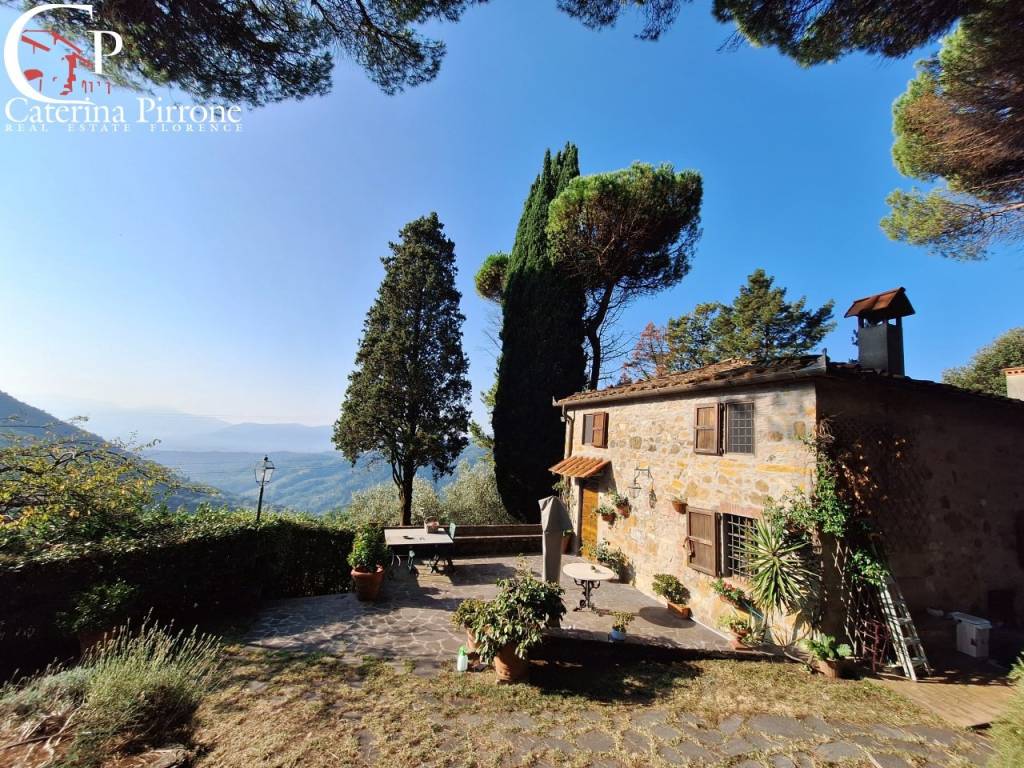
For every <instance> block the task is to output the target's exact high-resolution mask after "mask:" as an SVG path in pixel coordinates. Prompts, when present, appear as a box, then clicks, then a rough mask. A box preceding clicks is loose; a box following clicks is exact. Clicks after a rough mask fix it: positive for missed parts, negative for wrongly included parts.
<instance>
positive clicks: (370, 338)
mask: <svg viewBox="0 0 1024 768" xmlns="http://www.w3.org/2000/svg"><path fill="white" fill-rule="evenodd" d="M400 238H401V239H400V241H399V242H398V243H390V244H389V245H390V248H391V255H389V256H385V257H383V258H382V259H381V261H382V262H383V264H384V270H385V274H384V279H383V281H382V282H381V284H380V288H379V290H378V292H377V298H376V300H375V301H374V303H373V306H371V307H370V310H369V312H368V313H367V315H366V320H365V322H364V323H363V336H362V339H361V340H360V342H359V350H358V352H357V353H356V362H355V369H354V370H353V371H352V373H351V374H350V375H349V383H348V389H347V390H346V392H345V400H344V402H343V404H342V406H341V416H340V418H339V419H338V421H337V422H336V423H335V425H334V444H335V446H337V448H338V449H339V450H340V451H341V452H342V453H343V454H344V456H345V458H346V459H348V460H349V461H351V462H352V463H353V464H354V463H355V462H356V460H357V459H358V458H359V457H360V456H362V455H363V454H364V453H367V452H370V453H373V454H376V455H380V456H382V457H383V458H384V460H386V461H387V462H388V463H389V464H390V465H391V472H392V477H393V479H394V481H395V483H396V484H397V485H398V487H399V491H400V497H401V502H402V522H403V524H406V525H407V524H408V523H409V521H410V519H411V510H412V482H413V478H414V477H415V474H416V470H417V469H419V468H421V467H429V468H430V469H431V470H432V471H433V473H434V475H435V477H436V476H439V475H442V474H448V473H450V472H451V471H452V470H453V469H454V468H455V462H456V460H457V459H458V456H459V454H460V453H461V452H462V450H463V448H465V447H466V445H467V442H468V440H467V437H466V430H467V428H468V425H469V396H470V383H469V380H468V378H467V372H468V370H469V365H468V362H467V360H466V356H465V354H464V353H463V351H462V324H463V321H464V320H465V318H464V317H463V315H462V312H461V311H460V310H459V301H460V299H461V295H460V294H459V291H458V290H457V289H456V288H455V275H456V267H455V244H454V243H453V242H452V241H451V240H449V239H448V238H447V237H446V236H445V234H444V227H443V225H442V224H441V222H440V221H439V220H438V218H437V214H436V213H432V214H430V215H429V216H424V217H423V218H420V219H416V220H415V221H413V222H410V223H409V224H407V225H406V226H405V227H403V228H402V231H401V233H400Z"/></svg>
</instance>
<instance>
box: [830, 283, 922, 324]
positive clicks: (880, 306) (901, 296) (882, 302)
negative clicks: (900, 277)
mask: <svg viewBox="0 0 1024 768" xmlns="http://www.w3.org/2000/svg"><path fill="white" fill-rule="evenodd" d="M912 314H914V307H913V306H911V304H910V299H908V298H907V290H906V288H903V287H902V286H901V287H899V288H894V289H893V290H891V291H885V292H884V293H876V294H875V295H874V296H865V297H864V298H863V299H857V300H856V301H855V302H853V304H851V305H850V308H849V309H848V310H846V314H845V315H843V317H859V318H861V319H863V320H867V321H869V322H872V323H877V322H879V321H881V320H892V319H894V318H897V317H906V316H907V315H912Z"/></svg>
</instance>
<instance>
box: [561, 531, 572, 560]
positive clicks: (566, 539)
mask: <svg viewBox="0 0 1024 768" xmlns="http://www.w3.org/2000/svg"><path fill="white" fill-rule="evenodd" d="M574 534H575V531H573V529H572V528H566V529H565V530H564V531H562V554H563V555H564V554H566V553H567V552H568V551H569V548H570V547H571V546H572V537H573V535H574Z"/></svg>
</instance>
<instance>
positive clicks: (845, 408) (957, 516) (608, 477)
mask: <svg viewBox="0 0 1024 768" xmlns="http://www.w3.org/2000/svg"><path fill="white" fill-rule="evenodd" d="M913 311H914V310H913V308H912V307H911V305H910V302H909V301H908V300H907V297H906V293H905V291H904V290H903V289H902V288H900V289H897V290H894V291H889V292H886V293H883V294H879V295H877V296H871V297H867V298H865V299H861V300H858V301H857V302H854V304H853V306H852V307H851V308H850V310H849V311H848V312H847V317H856V318H857V321H858V326H859V327H858V346H859V360H858V362H856V363H852V362H851V363H841V362H836V361H832V360H830V359H828V357H827V356H826V355H824V354H823V355H820V356H817V357H813V356H809V357H801V358H796V359H786V360H778V361H773V362H770V363H766V364H757V363H751V362H746V361H739V360H729V361H725V362H721V363H718V364H715V365H710V366H707V367H705V368H701V369H699V370H694V371H688V372H685V373H673V374H668V375H663V376H658V377H656V378H652V379H649V380H647V381H641V382H637V383H633V384H626V385H621V386H615V387H610V388H607V389H601V390H596V391H589V392H581V393H578V394H575V395H572V396H570V397H566V398H564V399H563V400H561V401H559V402H557V403H556V405H557V407H559V408H560V409H561V410H562V413H563V416H564V421H565V429H566V433H565V434H566V442H565V460H563V461H562V462H560V463H559V464H557V465H556V466H554V467H552V471H553V472H555V473H556V474H559V475H561V476H563V477H564V478H566V479H567V480H568V483H567V485H568V486H569V488H568V498H569V510H570V515H571V516H573V518H574V520H575V532H576V534H577V540H578V542H580V543H581V544H583V545H587V544H590V545H593V544H595V543H597V542H598V541H600V540H604V541H607V542H608V543H609V544H610V545H611V546H614V547H617V548H619V549H621V550H622V551H623V552H624V553H625V554H626V556H627V557H628V558H629V560H630V561H631V567H632V570H633V577H634V579H635V583H636V585H637V586H638V587H639V588H640V589H641V590H644V591H646V592H650V588H651V579H652V577H653V576H654V574H656V573H671V574H674V575H676V576H677V577H679V579H680V580H681V581H683V583H684V584H686V586H687V587H688V588H689V590H690V592H691V600H690V606H691V607H692V609H693V614H694V617H695V618H696V619H697V620H698V621H700V622H701V623H704V624H706V625H710V626H714V624H715V622H716V621H717V620H718V619H719V618H720V617H721V616H722V615H723V614H725V613H728V612H730V608H729V607H728V606H727V605H725V604H724V603H722V602H721V601H720V600H719V599H718V598H717V596H716V595H715V594H714V592H713V591H712V589H711V582H712V581H713V580H714V579H715V578H716V577H719V576H721V577H723V578H726V579H728V580H729V581H730V582H732V583H735V584H736V585H737V586H740V587H744V586H745V578H744V577H745V575H746V571H745V567H746V564H745V560H744V557H743V554H742V542H743V541H744V540H745V538H746V537H747V536H749V534H750V532H751V529H752V526H753V521H754V520H756V519H757V518H759V517H761V516H762V514H763V513H764V509H765V504H766V502H767V501H768V500H769V499H781V498H782V497H784V496H786V495H787V494H788V493H791V492H792V491H793V490H794V489H797V488H803V489H806V488H808V487H809V485H810V484H811V483H812V482H813V472H814V464H815V462H814V456H813V452H812V451H811V450H810V448H809V447H808V443H807V438H808V437H809V436H812V435H815V434H821V433H822V432H823V431H824V432H827V433H828V434H829V436H830V439H831V441H832V445H833V448H834V453H835V454H836V455H838V456H839V457H841V458H842V461H843V464H844V466H845V469H846V470H847V471H848V472H849V473H850V474H851V476H852V477H853V478H854V482H853V484H852V486H851V489H852V491H853V494H854V503H855V504H857V505H861V506H862V507H863V508H864V511H866V512H867V513H868V514H870V515H871V516H872V519H873V520H874V521H875V525H876V527H877V528H878V529H880V531H881V532H882V540H883V542H884V548H885V551H886V555H887V558H888V562H889V566H890V568H891V570H892V572H893V575H894V577H895V578H896V580H897V582H898V583H899V585H900V587H901V588H902V591H903V594H904V596H905V598H906V601H907V604H908V605H909V607H910V609H911V610H912V611H923V610H924V609H925V608H929V607H935V608H940V609H942V610H945V611H963V612H967V613H972V614H976V615H980V616H985V617H988V618H991V619H994V620H999V621H1004V622H1007V623H1013V622H1015V621H1016V620H1017V619H1019V618H1021V617H1022V616H1024V468H1022V465H1021V460H1020V446H1021V445H1022V442H1024V401H1022V400H1021V399H1014V398H1012V397H995V396H988V395H981V394H978V393H974V392H970V391H967V390H963V389H959V388H957V387H952V386H949V385H945V384H940V383H936V382H932V381H924V380H919V379H914V378H911V377H909V376H907V375H905V374H904V370H903V344H902V326H901V323H902V318H903V317H905V316H907V315H909V314H912V313H913ZM1007 374H1008V376H1010V377H1012V381H1011V385H1010V389H1009V391H1010V392H1011V393H1021V391H1022V387H1021V386H1020V382H1021V381H1024V369H1011V370H1008V371H1007ZM613 492H615V493H618V494H620V495H622V496H627V497H628V498H629V499H630V502H631V504H630V506H631V510H630V513H629V516H628V517H624V518H618V519H614V520H613V521H612V522H606V521H604V520H602V519H600V518H599V517H598V516H597V515H596V514H595V513H594V512H595V509H597V508H598V507H599V506H601V505H603V504H610V499H611V494H612V493H613ZM673 502H674V503H673Z"/></svg>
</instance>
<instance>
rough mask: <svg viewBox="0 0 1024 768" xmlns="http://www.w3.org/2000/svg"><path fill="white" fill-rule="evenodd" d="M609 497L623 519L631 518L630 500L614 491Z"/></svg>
mask: <svg viewBox="0 0 1024 768" xmlns="http://www.w3.org/2000/svg"><path fill="white" fill-rule="evenodd" d="M609 495H610V497H611V501H612V506H613V507H615V511H616V512H617V513H618V514H619V515H620V516H622V517H629V499H628V498H626V497H625V496H622V495H620V494H619V493H618V492H616V491H612V492H611V494H609Z"/></svg>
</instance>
